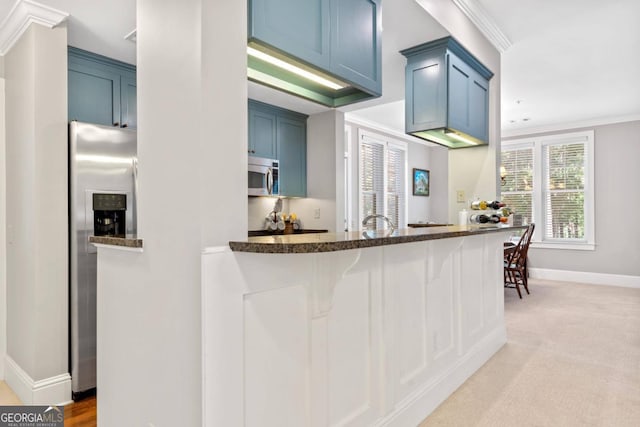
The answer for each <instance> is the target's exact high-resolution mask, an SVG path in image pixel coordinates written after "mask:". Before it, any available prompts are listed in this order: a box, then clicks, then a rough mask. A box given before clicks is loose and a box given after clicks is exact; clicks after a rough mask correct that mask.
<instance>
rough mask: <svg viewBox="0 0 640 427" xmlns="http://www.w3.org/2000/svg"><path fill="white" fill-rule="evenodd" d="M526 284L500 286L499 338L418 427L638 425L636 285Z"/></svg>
mask: <svg viewBox="0 0 640 427" xmlns="http://www.w3.org/2000/svg"><path fill="white" fill-rule="evenodd" d="M529 289H530V291H531V295H526V294H524V295H523V299H522V300H520V299H519V298H518V295H517V293H516V291H515V289H505V318H506V324H507V336H508V340H507V344H506V345H505V346H504V347H503V348H502V349H501V350H500V351H499V352H498V353H496V354H495V355H494V356H493V357H492V358H491V359H490V360H489V361H488V362H487V363H486V364H485V365H484V366H483V367H482V368H480V370H478V372H476V373H475V374H474V375H473V376H472V377H471V378H469V380H467V381H466V382H465V383H464V384H463V385H462V386H461V387H460V388H459V389H458V390H456V392H455V393H454V394H452V395H451V396H450V397H449V398H448V399H447V400H446V401H445V402H443V403H442V404H441V405H440V406H439V407H438V408H437V409H436V410H435V411H434V412H433V413H432V414H431V415H430V416H429V417H428V418H427V419H426V420H425V421H424V422H423V423H422V424H421V425H420V427H433V426H460V427H469V426H483V427H484V426H491V427H493V426H505V427H506V426H509V427H511V426H518V427H526V426H545V427H546V426H554V427H555V426H562V427H565V426H603V427H604V426H606V427H609V426H611V427H624V426H634V427H638V426H640V290H639V289H629V288H620V287H610V286H594V285H585V284H577V283H566V282H552V281H541V280H530V285H529ZM523 293H524V291H523Z"/></svg>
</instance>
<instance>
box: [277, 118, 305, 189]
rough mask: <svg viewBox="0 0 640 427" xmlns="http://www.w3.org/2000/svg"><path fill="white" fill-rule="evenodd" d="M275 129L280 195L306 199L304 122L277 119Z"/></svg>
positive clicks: (291, 119)
mask: <svg viewBox="0 0 640 427" xmlns="http://www.w3.org/2000/svg"><path fill="white" fill-rule="evenodd" d="M277 129H278V130H277V134H278V154H279V160H280V171H279V177H280V194H281V195H282V196H288V197H306V196H307V126H306V121H304V120H300V119H293V118H288V117H278V118H277Z"/></svg>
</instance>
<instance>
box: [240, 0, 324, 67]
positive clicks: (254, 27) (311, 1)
mask: <svg viewBox="0 0 640 427" xmlns="http://www.w3.org/2000/svg"><path fill="white" fill-rule="evenodd" d="M329 3H330V0H305V1H300V0H249V20H250V21H249V24H248V28H249V40H251V39H253V38H255V39H258V40H260V41H261V42H263V43H266V44H268V45H271V46H272V47H274V48H276V49H278V50H281V51H284V52H286V53H288V54H290V55H293V56H295V57H296V58H298V59H301V60H303V61H306V62H309V63H310V64H313V65H317V66H319V67H324V68H325V69H329V62H330V59H329V49H330V46H329V32H330V31H329V28H330V22H329V6H330V5H329Z"/></svg>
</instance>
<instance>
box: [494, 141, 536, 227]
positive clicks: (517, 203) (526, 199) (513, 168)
mask: <svg viewBox="0 0 640 427" xmlns="http://www.w3.org/2000/svg"><path fill="white" fill-rule="evenodd" d="M533 154H534V153H533V146H523V147H519V148H514V149H506V150H503V151H502V153H501V166H502V167H503V168H504V169H505V172H506V174H505V177H504V180H503V182H502V184H501V193H502V194H501V198H502V201H503V202H504V203H506V205H507V206H508V207H510V208H511V209H512V210H513V211H514V213H517V214H521V215H522V219H523V221H524V223H525V224H529V223H532V222H534V220H533V179H534V178H533V174H534V169H533Z"/></svg>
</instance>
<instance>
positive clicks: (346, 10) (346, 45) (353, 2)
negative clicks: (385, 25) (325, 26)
mask: <svg viewBox="0 0 640 427" xmlns="http://www.w3.org/2000/svg"><path fill="white" fill-rule="evenodd" d="M380 3H381V1H380V0H350V1H344V0H331V68H330V71H331V72H332V73H334V74H336V75H338V76H340V77H342V78H344V79H346V80H347V81H350V82H352V83H353V84H355V85H358V86H360V87H362V88H365V89H369V90H371V91H372V92H374V93H376V94H381V93H382V73H381V70H382V59H381V55H382V43H381V36H382V30H381V24H382V19H381V14H380Z"/></svg>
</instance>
